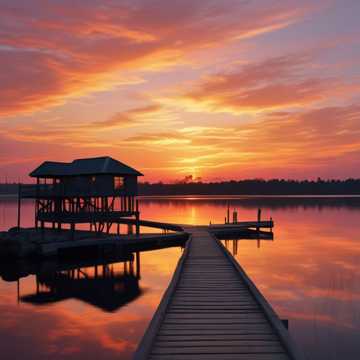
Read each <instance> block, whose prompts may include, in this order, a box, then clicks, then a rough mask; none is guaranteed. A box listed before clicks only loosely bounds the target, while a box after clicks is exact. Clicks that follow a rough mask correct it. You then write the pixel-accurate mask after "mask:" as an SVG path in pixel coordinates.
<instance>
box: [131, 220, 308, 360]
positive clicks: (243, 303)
mask: <svg viewBox="0 0 360 360" xmlns="http://www.w3.org/2000/svg"><path fill="white" fill-rule="evenodd" d="M184 230H185V231H187V232H189V233H191V234H192V237H191V239H190V240H189V241H188V243H187V246H186V248H185V251H184V254H183V256H182V257H181V259H180V260H179V263H178V266H177V269H176V271H175V274H174V277H173V279H172V281H171V283H170V285H169V288H168V289H167V291H166V293H165V295H164V297H163V299H162V301H161V303H160V305H159V308H158V310H157V311H156V313H155V315H154V317H153V319H152V321H151V323H150V325H149V328H148V329H147V331H146V333H145V335H144V337H143V339H142V341H141V343H140V344H139V347H138V350H137V352H136V353H135V356H134V360H143V359H151V360H170V359H171V360H190V359H191V360H213V359H219V360H222V359H224V360H230V359H234V360H235V359H238V360H242V359H246V360H275V359H276V360H287V359H303V357H302V354H301V353H300V352H299V351H298V350H297V349H296V347H295V345H294V343H293V342H292V341H291V339H290V337H289V334H288V331H287V330H286V329H285V327H284V326H283V324H282V322H281V321H280V319H279V318H278V317H277V315H276V314H275V312H274V311H273V310H272V308H271V307H270V305H269V304H268V303H267V302H266V300H265V299H264V297H263V296H262V295H261V294H260V292H259V291H258V290H257V288H256V287H255V286H254V284H253V283H252V282H251V280H250V279H249V278H248V277H247V276H246V274H245V273H244V271H243V270H242V269H241V267H240V266H239V265H238V264H237V263H236V261H235V260H234V259H233V257H232V256H231V254H229V253H228V252H227V250H226V249H225V248H224V247H223V246H222V245H221V244H220V243H219V241H218V240H217V239H216V238H215V237H214V236H213V235H211V234H210V233H209V231H208V227H185V228H184Z"/></svg>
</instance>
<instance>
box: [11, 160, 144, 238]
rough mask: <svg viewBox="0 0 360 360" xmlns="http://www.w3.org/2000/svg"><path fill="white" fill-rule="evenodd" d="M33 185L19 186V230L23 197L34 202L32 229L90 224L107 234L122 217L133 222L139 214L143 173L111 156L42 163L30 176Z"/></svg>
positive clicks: (137, 229) (137, 230)
mask: <svg viewBox="0 0 360 360" xmlns="http://www.w3.org/2000/svg"><path fill="white" fill-rule="evenodd" d="M30 176H31V177H33V178H36V185H22V186H19V204H18V205H19V206H18V227H20V208H21V199H22V198H33V199H35V227H36V228H39V227H40V228H42V229H43V228H44V227H45V225H46V224H51V225H52V227H53V228H58V229H61V227H62V224H70V228H71V230H72V232H73V231H74V230H75V226H76V224H78V223H88V224H90V230H92V229H95V231H97V232H103V231H106V232H109V230H110V228H111V226H112V224H114V223H115V224H116V223H117V224H118V227H117V228H118V232H119V220H120V219H121V218H129V217H130V218H131V217H132V218H135V219H136V233H137V234H138V233H139V218H140V212H139V207H138V201H137V200H136V196H137V178H138V176H142V174H141V173H140V172H139V171H137V170H135V169H133V168H131V167H130V166H128V165H125V164H123V163H121V162H120V161H117V160H115V159H113V158H111V157H108V156H104V157H97V158H87V159H77V160H74V161H73V162H71V163H63V162H53V161H45V162H44V163H42V164H41V165H40V166H39V167H38V168H36V169H35V170H33V171H32V172H31V173H30Z"/></svg>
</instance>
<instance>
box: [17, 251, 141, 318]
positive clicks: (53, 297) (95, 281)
mask: <svg viewBox="0 0 360 360" xmlns="http://www.w3.org/2000/svg"><path fill="white" fill-rule="evenodd" d="M139 279H140V253H139V252H137V253H136V254H135V256H134V255H133V254H131V255H130V256H129V257H128V259H124V260H123V261H122V262H117V263H105V262H104V263H103V264H96V263H95V264H93V265H87V266H84V267H66V266H64V267H63V268H62V269H61V268H60V269H57V270H56V271H54V272H49V271H46V272H42V273H38V274H36V291H35V293H33V294H29V295H24V296H20V294H19V295H18V296H19V300H20V301H21V302H26V303H31V304H33V305H44V304H49V303H55V302H60V301H64V300H67V299H77V300H80V301H83V302H85V303H87V304H90V305H92V306H94V307H97V308H99V309H101V310H103V311H106V312H113V311H116V310H118V309H119V308H121V307H122V306H124V305H126V304H128V303H130V302H131V301H133V300H135V299H136V298H138V297H139V296H140V295H141V289H140V286H139Z"/></svg>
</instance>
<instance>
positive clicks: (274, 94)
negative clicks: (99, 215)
mask: <svg viewBox="0 0 360 360" xmlns="http://www.w3.org/2000/svg"><path fill="white" fill-rule="evenodd" d="M359 15H360V1H358V0H338V1H335V0H321V1H306V0H302V1H299V0H297V1H295V0H294V1H285V0H284V1H283V0H278V1H275V0H266V1H261V0H221V1H218V0H216V1H215V0H213V1H212V0H179V1H177V0H173V1H169V0H156V1H151V0H143V1H138V0H128V1H125V0H124V1H122V0H61V1H55V0H53V1H41V0H0V69H1V70H0V85H1V86H0V182H2V181H4V180H5V178H6V179H7V180H8V181H18V179H20V180H21V181H28V177H27V174H28V173H29V171H30V170H32V169H33V168H34V167H35V166H37V165H38V164H39V163H41V162H42V161H44V160H58V161H70V160H72V159H74V158H81V157H90V156H102V155H109V156H112V157H114V158H116V159H119V160H121V161H123V162H125V163H128V164H129V165H131V166H134V167H135V168H138V169H139V170H140V171H142V172H143V173H144V174H145V175H146V176H145V178H144V179H143V180H145V181H158V180H162V181H173V180H176V179H181V178H183V177H185V176H187V175H193V176H194V177H202V179H203V180H206V181H207V180H223V179H240V178H255V177H263V178H275V177H284V178H300V179H303V178H317V177H318V176H321V177H324V178H328V177H331V178H346V177H360V67H359V64H360V46H359V45H360V22H359Z"/></svg>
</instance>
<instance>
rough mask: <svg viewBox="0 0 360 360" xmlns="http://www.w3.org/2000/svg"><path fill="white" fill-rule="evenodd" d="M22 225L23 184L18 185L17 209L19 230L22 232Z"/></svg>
mask: <svg viewBox="0 0 360 360" xmlns="http://www.w3.org/2000/svg"><path fill="white" fill-rule="evenodd" d="M20 225H21V184H20V183H19V184H18V208H17V228H18V231H20Z"/></svg>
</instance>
